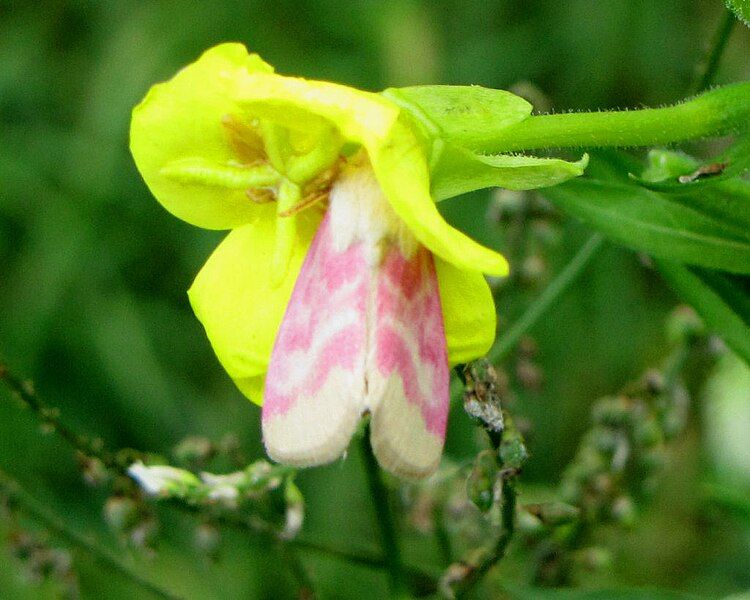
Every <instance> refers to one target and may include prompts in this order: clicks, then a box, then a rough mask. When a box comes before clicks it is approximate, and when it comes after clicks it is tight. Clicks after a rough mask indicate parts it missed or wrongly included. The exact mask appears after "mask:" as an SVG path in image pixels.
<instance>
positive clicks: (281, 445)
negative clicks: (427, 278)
mask: <svg viewBox="0 0 750 600" xmlns="http://www.w3.org/2000/svg"><path fill="white" fill-rule="evenodd" d="M369 273H370V268H369V266H368V265H367V264H366V262H365V258H364V252H363V248H362V244H361V243H355V244H352V245H350V246H349V247H348V248H347V249H346V250H344V251H337V250H336V248H335V247H334V243H333V240H332V235H331V227H330V218H329V216H328V215H327V216H326V217H325V218H324V219H323V222H322V223H321V225H320V228H319V229H318V232H317V234H316V236H315V239H314V240H313V243H312V245H311V246H310V249H309V251H308V253H307V257H306V258H305V261H304V263H303V265H302V269H301V271H300V274H299V276H298V279H297V283H296V284H295V287H294V291H293V292H292V297H291V299H290V301H289V305H288V306H287V310H286V313H285V315H284V319H283V321H282V323H281V327H280V329H279V332H278V334H277V336H276V341H275V344H274V348H273V351H272V353H271V359H270V363H269V366H268V374H267V376H266V385H265V390H264V403H263V414H262V424H263V440H264V443H265V445H266V450H267V452H268V455H269V456H270V457H271V458H273V459H274V460H278V461H280V462H285V463H290V464H295V465H300V466H305V465H313V464H321V463H324V462H329V461H331V460H334V459H336V458H338V457H339V456H340V455H341V454H342V453H343V452H344V450H346V447H347V445H348V443H349V439H350V438H351V435H352V434H353V433H354V430H355V428H356V426H357V422H358V420H359V417H360V415H361V414H362V410H363V404H364V398H365V392H366V390H365V372H364V369H365V356H366V343H367V337H366V336H367V328H366V312H367V301H368V292H369V287H370V278H369Z"/></svg>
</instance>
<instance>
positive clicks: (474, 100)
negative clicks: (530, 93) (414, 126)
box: [382, 85, 532, 149]
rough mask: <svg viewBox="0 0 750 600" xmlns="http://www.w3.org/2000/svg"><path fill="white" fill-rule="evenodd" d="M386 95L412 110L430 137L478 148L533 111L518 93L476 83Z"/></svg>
mask: <svg viewBox="0 0 750 600" xmlns="http://www.w3.org/2000/svg"><path fill="white" fill-rule="evenodd" d="M382 95H383V96H385V97H386V98H388V99H390V100H392V101H393V102H395V103H396V104H398V105H399V106H400V107H401V108H402V109H404V110H405V111H406V112H408V113H409V114H410V115H411V116H412V117H413V118H414V119H415V120H416V121H417V122H418V123H420V124H421V125H422V127H423V128H424V130H425V133H426V134H427V135H428V136H429V137H431V138H433V139H440V140H442V141H444V142H446V143H448V144H453V145H457V146H464V147H466V148H475V149H476V148H479V147H481V146H482V145H483V144H486V143H487V142H488V141H490V140H492V139H493V138H494V137H495V136H496V135H497V133H498V132H499V131H501V130H503V129H505V128H506V127H509V126H510V125H515V124H516V123H520V122H521V121H523V120H525V119H526V118H527V117H528V116H529V115H530V114H531V110H532V106H531V104H529V103H528V102H527V101H526V100H524V99H523V98H521V97H519V96H516V95H515V94H511V93H510V92H506V91H505V90H493V89H488V88H483V87H480V86H476V85H471V86H462V85H419V86H413V87H404V88H388V89H387V90H384V91H383V92H382Z"/></svg>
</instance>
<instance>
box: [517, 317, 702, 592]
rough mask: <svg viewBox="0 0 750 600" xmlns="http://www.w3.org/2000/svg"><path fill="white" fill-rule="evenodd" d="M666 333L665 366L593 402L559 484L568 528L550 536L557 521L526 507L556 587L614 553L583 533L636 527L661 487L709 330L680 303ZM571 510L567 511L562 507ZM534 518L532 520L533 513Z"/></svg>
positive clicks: (541, 566)
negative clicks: (688, 373)
mask: <svg viewBox="0 0 750 600" xmlns="http://www.w3.org/2000/svg"><path fill="white" fill-rule="evenodd" d="M666 333H667V337H668V338H669V340H670V341H671V342H672V344H673V352H672V354H671V355H670V356H669V357H668V358H667V360H666V361H665V364H664V367H663V368H662V369H659V370H657V369H652V370H649V371H647V372H646V373H645V375H644V376H643V377H642V378H641V379H640V380H638V381H636V382H634V383H633V384H631V385H629V386H626V388H625V389H624V390H623V391H622V392H621V393H619V394H616V395H612V396H606V397H604V398H601V399H599V400H598V401H597V402H595V403H594V405H593V407H592V410H591V420H592V424H591V428H590V429H589V430H588V431H587V432H586V434H585V435H584V436H583V438H582V440H581V443H580V446H579V448H578V451H577V453H576V456H575V458H574V459H573V461H572V462H571V463H570V464H569V466H568V468H567V469H566V471H565V473H564V474H563V478H562V481H561V484H560V496H561V499H562V500H563V501H564V502H565V503H566V504H564V505H559V506H556V507H555V509H554V511H553V512H555V513H560V511H561V510H562V513H560V514H563V515H566V518H568V517H569V524H570V527H568V529H567V530H564V531H560V530H558V531H556V532H554V533H550V532H549V531H547V530H546V529H545V528H543V527H540V524H541V522H544V521H545V517H547V523H546V524H547V525H565V524H566V522H565V520H563V521H561V522H558V523H554V521H555V520H556V519H552V520H549V518H548V515H543V511H541V509H538V508H536V507H534V506H533V505H527V506H526V507H524V509H525V512H526V513H527V515H524V517H523V518H522V519H521V521H522V524H521V527H520V528H521V529H522V530H523V531H524V532H525V533H526V534H527V535H529V536H530V537H537V538H538V537H540V536H541V537H543V538H544V535H547V537H546V538H544V539H542V540H541V541H540V542H539V544H538V556H539V560H538V566H537V578H538V580H539V581H540V582H543V583H545V584H551V585H559V584H563V583H566V582H568V580H569V579H570V577H571V572H572V569H573V567H574V566H579V567H582V568H584V569H587V570H592V569H596V568H601V567H602V566H607V565H609V564H610V562H611V557H610V555H609V551H608V550H607V549H604V548H599V547H595V546H594V547H587V546H586V545H585V544H586V542H587V535H586V532H587V531H589V530H591V529H592V528H594V527H595V526H597V525H599V524H603V523H614V524H617V525H620V526H624V527H630V526H632V525H634V523H635V522H636V519H637V512H638V511H637V504H638V503H639V501H643V500H645V499H648V498H649V497H650V496H651V495H653V493H654V491H655V490H656V487H657V483H658V479H659V477H660V475H661V474H662V472H663V470H664V468H665V466H666V464H667V460H668V456H669V455H668V452H667V449H668V448H667V442H669V441H670V440H672V439H674V438H675V436H677V435H678V434H679V433H680V432H681V431H682V430H683V429H684V428H685V424H686V422H687V417H688V404H689V395H688V392H687V388H686V387H685V386H684V385H683V383H682V382H681V379H680V376H681V374H682V372H683V371H684V370H685V365H686V361H687V359H688V356H689V354H690V352H689V351H690V350H691V349H693V348H694V346H695V343H696V342H699V341H706V340H705V338H704V337H703V336H704V335H705V330H704V328H703V325H702V323H701V322H700V319H698V318H697V316H696V315H695V313H694V312H693V311H692V310H690V309H686V308H683V307H681V308H678V309H677V310H676V311H675V312H674V313H673V314H672V315H671V316H670V318H669V319H668V320H667V323H666ZM563 507H567V508H563ZM530 517H533V518H530Z"/></svg>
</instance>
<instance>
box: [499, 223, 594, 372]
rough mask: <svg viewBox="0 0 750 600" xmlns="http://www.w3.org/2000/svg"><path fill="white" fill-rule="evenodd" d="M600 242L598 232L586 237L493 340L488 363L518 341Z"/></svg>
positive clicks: (564, 287)
mask: <svg viewBox="0 0 750 600" xmlns="http://www.w3.org/2000/svg"><path fill="white" fill-rule="evenodd" d="M603 243H604V238H603V237H602V236H601V235H599V234H598V233H595V234H594V235H592V236H591V237H590V238H589V239H588V241H587V242H586V243H585V244H584V245H583V246H582V247H581V249H580V250H579V251H578V253H577V254H576V255H575V256H574V257H573V258H572V259H571V261H570V262H569V263H568V264H567V265H566V266H565V268H564V269H563V270H562V271H560V273H558V274H557V276H556V277H555V278H554V279H553V280H552V282H551V283H550V284H549V285H548V286H547V287H546V288H545V289H544V291H543V292H542V294H541V295H540V296H539V297H538V298H537V299H536V300H534V302H532V303H531V304H530V305H529V307H528V308H527V309H526V312H525V313H524V314H523V315H522V316H521V318H520V319H518V321H516V322H515V323H514V324H513V326H512V327H511V328H510V329H508V331H506V332H505V334H504V335H502V336H501V337H500V338H499V339H498V340H497V342H495V345H494V346H493V347H492V349H491V350H490V351H489V353H488V354H487V359H488V360H489V361H490V362H491V363H493V364H496V363H498V362H499V361H501V360H502V359H503V358H505V356H507V354H508V353H509V352H510V351H511V350H512V349H513V347H514V346H515V345H516V344H517V343H518V340H520V339H521V337H522V336H523V335H524V334H525V333H526V332H527V331H528V330H529V329H531V328H532V327H533V326H534V325H535V324H536V323H537V321H538V320H539V319H540V318H541V317H542V315H544V313H546V312H547V310H548V309H549V308H550V306H552V305H553V304H554V302H555V301H556V300H557V299H558V298H559V297H560V296H561V295H562V294H563V293H564V292H565V290H567V289H568V288H569V287H570V285H571V284H572V283H573V282H574V281H575V280H576V279H577V278H578V276H579V275H580V274H581V273H582V272H583V270H584V269H585V268H586V266H587V265H588V264H589V262H591V259H592V258H593V257H594V256H595V255H596V253H597V252H598V251H599V249H600V248H601V247H602V244H603Z"/></svg>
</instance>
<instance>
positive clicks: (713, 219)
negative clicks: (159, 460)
mask: <svg viewBox="0 0 750 600" xmlns="http://www.w3.org/2000/svg"><path fill="white" fill-rule="evenodd" d="M544 195H545V196H546V197H547V198H549V199H550V200H551V201H552V202H553V203H554V204H556V205H557V206H558V207H559V208H560V209H561V210H564V211H566V212H568V213H570V214H571V215H574V216H576V217H578V218H579V219H581V220H582V221H584V222H585V223H587V224H588V225H590V226H591V227H593V228H594V229H597V230H599V231H601V232H602V233H603V234H604V235H606V236H608V237H610V238H612V239H613V240H616V241H618V242H620V243H621V244H623V245H625V246H628V247H630V248H633V249H635V250H641V251H644V252H648V253H649V254H653V255H654V256H656V257H658V258H664V259H672V260H675V261H679V262H683V263H687V264H691V265H698V266H703V267H708V268H712V269H720V270H724V271H731V272H734V273H750V231H749V230H747V229H745V228H743V227H740V226H738V225H737V224H736V223H734V222H732V221H728V220H726V219H720V218H718V217H717V216H713V215H709V214H704V213H702V212H700V211H699V210H698V207H688V206H685V205H684V204H681V203H680V202H677V201H675V200H674V199H673V198H672V197H671V196H667V195H664V194H659V193H657V192H653V191H651V190H647V189H644V188H642V187H639V186H637V185H635V184H633V183H626V182H610V181H601V180H594V179H588V178H586V179H576V180H572V181H568V182H567V183H564V184H562V185H559V186H557V187H554V188H549V189H548V190H545V192H544Z"/></svg>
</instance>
